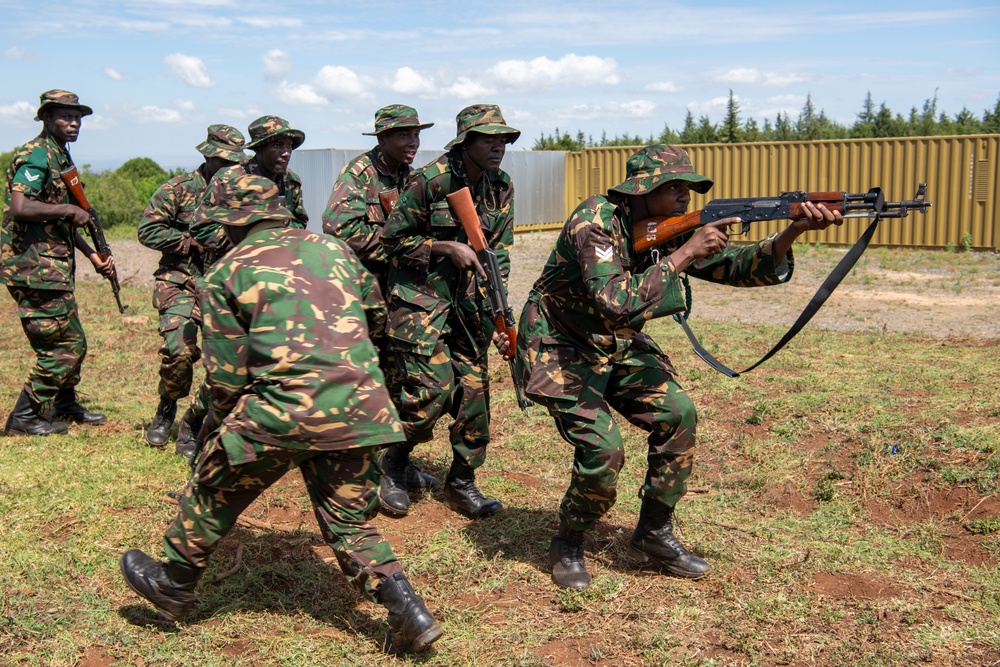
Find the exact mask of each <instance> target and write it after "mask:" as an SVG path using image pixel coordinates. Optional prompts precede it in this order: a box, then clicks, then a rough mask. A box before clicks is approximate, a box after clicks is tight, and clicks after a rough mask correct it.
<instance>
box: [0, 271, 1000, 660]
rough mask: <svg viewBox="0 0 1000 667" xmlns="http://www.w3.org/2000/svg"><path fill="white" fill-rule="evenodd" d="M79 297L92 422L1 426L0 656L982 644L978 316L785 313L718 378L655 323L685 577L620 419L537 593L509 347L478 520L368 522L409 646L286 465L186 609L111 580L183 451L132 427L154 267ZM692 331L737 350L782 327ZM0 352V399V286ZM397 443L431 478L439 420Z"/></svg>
mask: <svg viewBox="0 0 1000 667" xmlns="http://www.w3.org/2000/svg"><path fill="white" fill-rule="evenodd" d="M915 254H916V253H915ZM920 261H922V260H920ZM926 261H928V262H936V261H938V259H937V258H935V257H930V256H929V257H928V259H927V260H926ZM990 261H991V260H986V263H985V266H986V267H987V268H989V267H991V266H993V264H995V260H992V261H993V264H990ZM915 267H916V268H915ZM907 270H908V271H918V270H919V261H918V260H916V259H914V260H912V261H911V262H910V263H909V264H907ZM977 270H980V271H981V270H982V268H979V269H977ZM78 295H79V301H80V304H81V309H82V313H83V318H84V325H85V327H86V331H87V335H88V340H89V345H90V354H89V356H88V358H87V361H86V363H85V365H84V371H83V383H82V385H81V387H80V389H81V391H82V395H83V397H84V400H85V403H86V405H87V406H88V407H90V408H91V409H96V410H100V411H102V412H105V413H107V414H108V417H109V421H108V423H107V424H106V425H105V426H103V427H99V428H89V429H88V428H85V427H81V426H73V427H72V428H71V430H70V433H69V434H68V435H65V436H55V437H50V438H27V437H16V438H0V516H2V517H3V520H2V521H0V664H3V665H81V666H86V667H97V666H107V665H198V666H214V665H219V666H221V665H226V666H230V665H247V666H249V665H283V666H285V665H302V666H305V665H310V666H311V665H389V664H426V665H484V666H489V667H499V666H514V665H517V666H524V667H527V666H535V665H570V666H585V665H586V666H596V665H600V666H612V665H614V666H621V665H625V666H630V665H690V666H694V665H700V666H706V667H707V666H710V665H820V666H827V665H845V666H846V665H851V666H853V665H869V666H875V665H910V664H926V665H996V664H998V663H1000V572H998V562H1000V496H998V492H1000V391H998V389H997V387H998V386H1000V361H998V356H1000V339H996V338H979V339H977V338H958V337H931V336H923V335H919V334H912V333H911V334H907V333H893V332H892V331H887V332H882V331H868V330H866V331H839V330H831V329H820V328H807V329H806V330H805V331H804V332H803V333H802V334H800V336H799V337H798V338H797V339H795V341H793V342H792V343H791V344H790V345H789V347H788V349H787V350H786V351H784V352H782V353H781V354H780V355H779V356H777V357H776V358H774V359H773V360H771V361H770V362H769V363H768V364H767V365H766V366H764V367H762V368H761V369H758V370H757V371H756V372H754V373H752V374H749V375H747V376H744V377H740V378H738V379H735V380H732V379H727V378H724V377H722V376H721V375H718V374H716V373H714V372H712V371H711V370H710V369H708V368H707V367H706V366H704V365H703V364H702V363H701V362H700V361H698V360H697V359H696V358H695V357H694V356H693V355H692V354H691V353H690V352H689V351H688V346H687V343H686V340H685V339H684V337H683V334H682V332H681V331H680V329H679V328H678V327H677V326H676V325H675V324H674V323H672V322H670V321H658V322H654V323H653V324H652V325H651V326H650V327H649V328H648V329H647V330H648V331H649V332H650V333H651V334H652V335H653V336H654V337H655V338H656V339H657V340H658V341H659V342H660V343H661V345H662V346H663V347H664V349H667V350H671V351H672V355H671V356H672V359H673V361H674V363H675V365H676V366H677V367H678V369H679V378H680V380H681V383H682V384H683V385H684V386H685V388H686V389H687V390H688V391H689V393H690V394H691V395H692V397H693V398H694V400H695V402H696V404H697V405H698V406H699V414H700V424H699V447H698V450H697V459H696V465H695V473H694V476H693V477H692V479H691V482H690V483H691V487H692V489H691V493H689V495H688V496H687V497H686V498H685V500H684V501H683V502H682V504H681V505H680V507H679V510H678V517H679V532H680V534H681V536H682V538H683V540H684V541H685V543H686V544H687V545H689V547H691V548H692V549H693V550H694V551H696V552H697V553H698V554H699V555H701V556H702V557H704V558H706V559H707V560H708V561H709V562H710V563H711V564H712V566H713V571H712V573H711V574H710V575H709V576H708V577H707V578H705V579H703V580H700V581H697V582H691V581H686V580H681V579H676V578H672V577H668V576H664V575H662V574H660V573H658V572H655V571H651V570H639V569H636V568H635V566H634V564H633V563H631V562H630V561H629V559H628V557H627V555H626V553H625V542H626V540H627V538H628V536H629V534H630V532H631V530H632V528H633V526H634V522H635V518H636V516H637V513H638V506H639V501H638V499H637V498H636V496H635V492H636V490H637V489H638V487H639V484H640V483H641V479H642V475H643V470H644V438H643V436H642V434H641V433H640V432H639V431H637V430H635V429H632V428H629V427H627V426H626V427H625V428H624V432H625V434H626V446H627V449H628V461H627V463H626V466H625V468H624V470H623V472H622V477H621V481H620V486H619V491H620V493H619V500H618V503H617V505H616V506H615V507H614V508H613V510H612V511H611V512H610V513H609V514H608V516H607V517H606V518H605V519H604V520H603V521H602V522H601V523H600V525H599V527H598V528H597V530H595V531H594V533H593V534H592V535H590V536H589V539H588V541H587V544H586V548H587V556H588V562H589V567H590V570H591V573H592V574H593V575H594V583H593V586H592V587H591V589H589V590H588V591H586V592H583V593H572V592H565V591H561V590H558V589H557V588H556V587H554V586H553V584H552V583H551V581H550V578H549V573H548V571H547V566H546V549H547V546H548V542H549V539H550V537H551V535H552V533H553V531H554V529H555V527H556V525H557V522H558V519H557V514H556V512H557V507H558V502H559V498H560V497H561V495H562V493H563V491H564V490H565V487H566V484H567V481H568V472H569V470H568V465H569V458H570V451H569V449H568V447H567V446H566V445H565V444H563V443H562V441H561V439H560V438H559V436H558V434H557V433H556V431H555V429H554V427H553V426H552V423H551V420H550V419H549V418H548V417H547V416H546V415H545V414H544V412H543V411H541V410H540V409H538V408H534V409H532V410H531V411H530V412H529V414H527V415H524V414H522V413H521V412H520V411H518V410H517V408H516V404H515V402H514V398H513V392H512V391H511V389H510V384H509V380H508V378H507V377H506V373H507V370H506V365H505V364H501V363H493V366H492V368H493V371H492V373H493V376H492V378H493V381H494V383H495V384H494V397H493V443H492V444H491V446H490V452H489V456H488V460H487V463H486V465H485V467H484V468H483V470H482V471H481V474H480V477H479V479H480V482H481V486H482V487H483V489H484V490H485V491H486V492H487V493H489V494H492V495H495V496H496V497H498V498H500V499H502V500H503V502H504V504H505V506H506V511H505V512H503V513H502V514H500V515H498V516H495V517H492V518H490V519H487V520H483V521H481V522H478V523H473V522H470V521H467V520H465V519H463V518H462V517H460V516H459V515H457V514H455V513H453V512H451V511H449V510H448V509H447V508H445V507H444V505H443V504H442V503H441V501H440V500H439V499H437V498H430V497H427V498H422V499H420V500H419V501H417V502H415V503H414V505H413V510H412V512H411V515H410V516H408V517H406V518H405V519H402V520H393V519H389V518H385V517H379V518H378V519H377V523H378V524H379V526H380V527H381V528H382V529H383V531H384V532H385V534H386V535H387V536H388V537H389V539H390V541H391V542H392V544H393V546H394V548H395V549H396V551H397V553H398V554H399V555H400V558H401V560H402V561H403V563H404V566H405V568H406V570H407V572H408V574H409V576H410V578H411V580H412V581H413V582H414V585H415V587H416V588H417V590H418V592H420V593H421V594H422V595H423V596H424V597H425V598H426V600H427V603H428V606H429V607H430V609H431V610H432V611H433V612H434V613H435V615H436V616H437V617H438V618H439V619H440V620H441V622H442V625H443V627H444V631H445V636H444V637H443V638H442V639H441V640H440V641H439V642H438V643H437V644H435V645H434V647H433V648H432V649H431V650H429V651H427V652H425V653H423V654H418V655H415V656H409V657H405V658H392V657H388V656H385V655H384V654H382V653H381V651H380V646H381V643H382V639H383V636H384V634H385V630H386V624H385V613H384V610H383V609H382V608H381V607H379V606H376V605H373V604H370V603H368V602H365V601H363V600H362V599H361V598H360V597H359V596H358V595H357V594H355V593H354V592H353V591H352V590H349V589H348V588H347V586H346V585H345V583H344V580H343V577H342V575H341V574H340V571H339V568H338V567H337V565H336V563H335V562H334V561H333V559H332V553H331V552H330V550H329V549H328V548H327V547H326V546H325V545H324V544H323V542H322V540H321V538H320V535H319V531H318V528H317V527H316V525H315V519H314V518H313V514H312V511H311V508H310V506H309V502H308V499H307V497H306V495H305V492H304V487H303V485H302V482H301V479H300V478H299V477H298V476H297V475H295V474H293V475H289V476H287V477H286V478H285V479H284V480H283V481H282V482H281V483H280V484H279V485H278V486H276V487H274V488H273V489H271V490H269V491H268V492H267V493H266V494H265V495H264V496H263V497H262V498H261V499H260V501H259V502H257V503H255V504H254V505H253V506H251V507H250V509H249V510H248V511H247V512H246V514H245V517H244V518H243V519H241V521H240V524H239V525H238V527H237V528H236V529H235V530H234V531H233V533H232V534H231V535H230V536H228V537H227V538H226V540H224V541H223V543H222V545H221V547H220V549H219V551H218V552H217V554H216V556H215V558H214V560H213V564H212V566H211V567H210V569H209V570H208V572H207V574H206V576H205V577H204V578H203V580H202V583H201V585H200V587H199V591H200V598H201V599H200V602H199V605H198V607H197V610H196V612H195V613H194V614H193V616H192V617H190V618H189V619H188V621H189V622H188V623H187V624H185V625H182V626H180V627H174V626H170V625H163V624H161V623H160V622H158V621H157V620H156V616H155V613H154V612H153V610H152V608H151V607H150V606H149V605H148V604H146V603H145V602H144V601H143V600H141V599H140V598H138V597H137V596H136V595H134V594H133V593H132V592H131V591H130V590H129V589H128V588H127V587H126V586H125V584H124V583H123V581H122V580H121V577H120V574H119V572H118V557H119V556H120V555H121V553H122V552H123V551H125V550H126V549H128V548H132V547H139V548H143V549H145V550H146V551H147V552H149V553H152V554H155V555H160V554H161V538H162V534H163V531H164V529H165V528H166V526H167V525H168V523H169V522H170V520H171V519H172V516H173V512H174V509H175V505H174V503H173V501H172V500H171V498H170V497H169V496H168V495H167V493H168V492H171V491H176V490H179V489H180V488H181V486H182V485H183V483H184V481H185V473H186V465H185V464H184V462H183V461H182V460H181V459H180V458H179V457H177V456H174V455H173V454H172V453H171V451H172V443H171V445H169V448H170V449H168V451H157V450H154V449H151V448H149V447H146V446H145V445H144V443H143V440H142V432H143V428H144V425H145V423H146V422H148V420H149V419H150V418H151V416H152V413H153V411H154V409H155V407H156V400H157V399H156V395H155V386H156V371H157V364H158V358H157V355H156V349H157V347H158V344H159V338H158V336H157V334H156V325H155V322H156V314H155V311H153V309H152V307H151V306H150V305H149V301H150V298H149V289H148V288H147V287H137V286H130V285H126V286H125V288H124V297H125V301H126V302H127V303H129V304H131V308H130V312H129V316H128V317H127V318H125V319H123V318H122V317H120V316H119V315H118V313H117V311H116V309H115V308H114V305H113V300H112V299H111V296H110V292H109V291H108V288H107V286H106V285H105V284H100V283H94V282H85V281H84V282H81V284H80V287H79V291H78ZM698 330H699V332H700V333H701V334H702V335H703V336H704V339H705V341H706V342H707V343H706V344H708V345H709V349H710V350H711V351H712V352H713V353H715V354H717V355H718V356H719V357H720V358H722V359H723V360H726V361H732V363H734V364H736V363H739V362H740V361H741V360H742V361H745V362H749V361H752V360H753V358H752V353H750V352H747V351H748V350H759V351H763V350H765V349H767V347H768V345H769V344H770V343H772V342H773V341H774V340H776V339H777V338H778V337H779V336H780V334H781V333H782V332H783V329H782V328H780V327H776V326H769V325H762V324H748V323H743V324H739V325H736V324H733V323H725V322H721V323H720V322H712V321H702V322H700V323H699V326H698ZM0 350H3V354H2V356H0V378H2V379H0V419H5V418H6V414H7V411H8V410H9V409H10V407H11V406H12V405H13V402H14V400H15V398H16V396H17V393H18V392H19V391H20V386H21V383H22V382H23V379H24V377H25V376H26V374H27V371H28V369H29V367H30V366H31V364H32V363H33V359H32V356H31V352H30V348H29V347H28V344H27V342H26V341H25V339H24V336H23V334H22V332H21V330H20V326H19V324H18V321H17V318H16V313H15V309H14V305H13V302H12V300H11V299H9V298H7V297H5V298H4V299H2V303H0ZM493 361H494V362H495V361H496V359H494V360H493ZM183 407H184V405H182V408H183ZM443 426H446V425H443ZM415 456H416V458H417V459H418V460H419V462H420V463H421V464H422V465H423V467H424V468H425V469H426V470H428V471H430V472H433V473H435V474H437V475H438V476H439V477H440V478H443V476H444V472H445V470H446V469H447V465H448V463H449V457H450V452H449V451H448V447H447V443H446V439H445V438H442V437H439V438H438V439H437V440H435V441H434V442H433V443H430V444H429V445H426V446H422V447H420V448H418V450H417V451H416V453H415Z"/></svg>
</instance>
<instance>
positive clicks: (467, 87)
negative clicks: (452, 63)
mask: <svg viewBox="0 0 1000 667" xmlns="http://www.w3.org/2000/svg"><path fill="white" fill-rule="evenodd" d="M441 92H442V93H444V94H445V95H446V96H448V97H457V98H459V99H462V100H469V99H472V98H474V97H485V96H487V95H492V94H493V89H492V88H488V87H486V86H484V85H483V84H482V83H480V82H479V81H473V80H472V79H470V78H468V77H465V76H460V77H458V78H457V79H455V82H454V83H452V84H451V85H450V86H447V87H446V88H444V90H442V91H441Z"/></svg>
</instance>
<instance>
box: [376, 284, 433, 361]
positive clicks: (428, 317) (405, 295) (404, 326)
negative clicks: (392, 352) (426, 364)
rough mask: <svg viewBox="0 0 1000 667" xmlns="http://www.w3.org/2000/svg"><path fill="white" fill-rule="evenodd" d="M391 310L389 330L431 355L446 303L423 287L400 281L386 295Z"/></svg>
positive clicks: (414, 349)
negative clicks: (414, 287)
mask: <svg viewBox="0 0 1000 667" xmlns="http://www.w3.org/2000/svg"><path fill="white" fill-rule="evenodd" d="M386 304H387V306H388V310H389V317H388V322H387V324H386V334H388V336H389V338H391V339H392V340H393V343H394V344H398V345H400V346H402V347H404V348H406V349H408V350H411V351H412V352H414V353H415V354H420V355H424V356H430V355H431V354H432V353H433V352H434V345H435V344H436V343H437V341H438V338H440V337H441V331H442V329H443V327H444V323H445V316H446V315H447V304H446V303H445V302H444V301H442V300H441V299H438V298H437V297H434V296H431V295H430V294H427V293H425V292H421V291H420V290H416V289H413V288H412V287H407V286H406V285H402V284H400V283H397V284H395V285H393V286H392V289H390V290H389V296H388V297H387V299H386Z"/></svg>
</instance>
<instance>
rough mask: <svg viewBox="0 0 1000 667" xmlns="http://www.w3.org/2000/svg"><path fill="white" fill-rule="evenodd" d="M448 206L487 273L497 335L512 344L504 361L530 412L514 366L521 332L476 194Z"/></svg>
mask: <svg viewBox="0 0 1000 667" xmlns="http://www.w3.org/2000/svg"><path fill="white" fill-rule="evenodd" d="M445 197H446V198H447V199H448V205H449V206H451V209H452V210H453V211H454V212H455V216H456V217H458V221H459V223H460V224H461V225H462V229H464V230H465V235H466V236H468V237H469V244H470V245H471V246H472V249H473V250H475V251H476V256H477V257H478V258H479V262H480V264H482V265H483V269H485V270H486V291H487V293H488V294H489V297H490V312H491V314H492V315H493V324H494V325H495V326H496V328H497V331H502V332H503V333H504V334H506V336H507V341H508V343H509V345H508V347H507V352H506V353H504V355H503V357H504V359H506V360H507V365H508V366H510V379H511V380H512V381H513V383H514V392H515V394H516V395H517V404H518V407H520V408H521V409H522V410H526V409H528V408H529V407H530V406H531V405H532V403H531V401H529V400H528V399H527V398H525V396H524V388H523V387H522V386H521V380H520V376H519V375H518V373H517V368H516V367H515V365H514V355H515V353H516V346H517V331H515V329H514V311H512V310H511V308H510V306H508V305H507V291H506V290H505V289H504V286H503V276H502V275H501V274H500V264H499V263H498V262H497V255H496V252H494V251H493V248H491V247H489V245H488V244H487V243H486V237H485V236H483V230H482V227H480V226H479V214H478V213H477V212H476V205H475V203H474V202H473V201H472V193H471V192H469V188H467V187H464V188H462V189H461V190H457V191H455V192H452V193H451V194H448V195H445Z"/></svg>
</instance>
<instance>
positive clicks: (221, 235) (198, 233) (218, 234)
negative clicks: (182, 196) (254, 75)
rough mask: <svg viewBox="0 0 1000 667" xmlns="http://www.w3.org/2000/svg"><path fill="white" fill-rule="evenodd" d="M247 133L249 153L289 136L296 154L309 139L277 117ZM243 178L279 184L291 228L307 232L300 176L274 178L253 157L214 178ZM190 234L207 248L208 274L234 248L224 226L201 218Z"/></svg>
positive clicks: (261, 120) (288, 173) (258, 122)
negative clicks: (278, 138) (289, 213)
mask: <svg viewBox="0 0 1000 667" xmlns="http://www.w3.org/2000/svg"><path fill="white" fill-rule="evenodd" d="M247 131H248V132H249V133H250V143H248V144H247V146H246V147H247V148H250V149H258V148H259V147H260V146H261V145H262V144H264V143H266V142H267V141H269V140H271V139H274V138H275V137H278V136H285V135H287V136H289V137H290V138H291V139H292V146H293V150H294V149H295V148H298V147H299V146H301V145H302V144H303V142H305V140H306V135H305V134H304V133H303V132H301V131H300V130H294V129H292V128H291V126H290V125H289V123H288V121H287V120H285V119H283V118H279V117H277V116H262V117H261V118H258V119H257V120H255V121H254V122H252V123H250V126H249V127H248V128H247ZM227 172H228V173H227ZM243 174H252V175H254V176H264V177H265V178H269V179H271V180H272V181H274V182H275V183H277V184H278V189H279V191H280V192H281V196H282V197H283V199H284V204H285V208H287V209H288V210H289V211H290V212H291V214H292V215H291V217H290V218H289V220H288V223H287V224H288V226H289V227H292V228H295V229H305V228H306V224H307V223H308V222H309V215H308V214H307V213H306V207H305V201H304V199H303V197H302V179H300V178H299V176H298V174H296V173H295V172H294V171H291V170H288V171H286V172H285V173H284V174H275V175H274V177H273V178H272V177H271V176H268V175H267V174H265V173H264V170H263V169H262V168H261V166H260V163H259V162H258V161H257V156H254V157H252V158H250V160H248V161H247V162H245V163H243V164H237V165H233V166H232V167H229V168H227V169H223V170H221V171H219V173H218V174H216V175H215V176H214V178H222V177H224V176H227V177H230V178H232V177H236V176H240V175H243ZM191 234H192V235H193V236H194V238H195V239H196V240H197V241H198V242H199V243H200V244H201V245H202V248H204V250H203V252H202V258H203V261H204V264H205V270H206V271H207V270H208V269H209V267H211V266H212V265H213V264H214V263H215V262H217V261H218V260H219V258H221V257H222V256H223V255H225V254H226V252H228V251H229V248H230V247H232V246H231V244H230V243H229V241H228V240H227V239H226V233H225V230H224V229H223V226H222V224H221V223H218V222H215V221H212V220H210V219H204V218H199V220H198V221H196V222H195V224H194V225H193V226H192V227H191Z"/></svg>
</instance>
